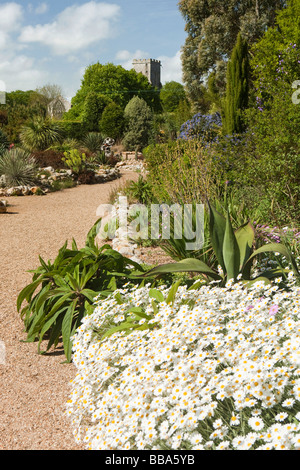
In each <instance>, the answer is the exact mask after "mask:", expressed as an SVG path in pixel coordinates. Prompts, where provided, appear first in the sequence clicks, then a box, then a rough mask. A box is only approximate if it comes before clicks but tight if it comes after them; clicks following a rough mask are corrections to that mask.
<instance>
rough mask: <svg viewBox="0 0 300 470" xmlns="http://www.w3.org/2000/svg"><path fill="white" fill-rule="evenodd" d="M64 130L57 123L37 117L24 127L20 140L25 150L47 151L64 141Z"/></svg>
mask: <svg viewBox="0 0 300 470" xmlns="http://www.w3.org/2000/svg"><path fill="white" fill-rule="evenodd" d="M62 137H63V135H62V129H61V127H60V125H59V124H58V123H57V122H56V121H51V120H50V119H48V118H47V119H44V118H42V117H35V118H34V119H32V121H30V122H29V123H27V124H25V125H24V126H22V129H21V133H20V139H21V142H22V145H23V147H24V148H25V149H27V150H29V151H33V152H34V151H40V150H46V149H48V148H49V147H50V146H51V145H53V144H56V143H58V142H60V141H61V140H62Z"/></svg>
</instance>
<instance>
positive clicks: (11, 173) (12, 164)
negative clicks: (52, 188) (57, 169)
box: [0, 148, 38, 186]
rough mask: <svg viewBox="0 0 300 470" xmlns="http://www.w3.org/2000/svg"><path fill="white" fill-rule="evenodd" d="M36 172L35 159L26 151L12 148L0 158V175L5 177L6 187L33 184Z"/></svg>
mask: <svg viewBox="0 0 300 470" xmlns="http://www.w3.org/2000/svg"><path fill="white" fill-rule="evenodd" d="M37 171H38V166H37V163H36V161H35V159H34V158H33V157H32V156H31V155H30V153H28V152H26V150H23V149H20V148H12V149H11V150H6V151H5V152H4V153H3V154H2V155H1V156H0V175H4V176H5V184H6V186H23V185H30V184H34V182H35V180H36V175H37Z"/></svg>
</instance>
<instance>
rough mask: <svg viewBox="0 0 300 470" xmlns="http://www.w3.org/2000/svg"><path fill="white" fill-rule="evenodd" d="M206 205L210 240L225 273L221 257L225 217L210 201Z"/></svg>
mask: <svg viewBox="0 0 300 470" xmlns="http://www.w3.org/2000/svg"><path fill="white" fill-rule="evenodd" d="M208 206H209V233H210V241H211V244H212V247H213V250H214V252H215V254H216V257H217V260H218V263H219V264H220V266H221V268H222V269H223V271H224V273H225V272H226V268H225V262H224V257H223V242H224V236H225V229H226V219H225V217H224V216H223V215H222V214H220V213H219V212H218V211H217V210H216V209H215V208H214V207H213V206H212V205H211V204H210V203H208Z"/></svg>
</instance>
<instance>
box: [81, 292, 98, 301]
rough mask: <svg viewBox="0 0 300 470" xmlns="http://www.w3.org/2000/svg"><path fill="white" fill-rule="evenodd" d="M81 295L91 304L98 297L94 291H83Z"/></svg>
mask: <svg viewBox="0 0 300 470" xmlns="http://www.w3.org/2000/svg"><path fill="white" fill-rule="evenodd" d="M81 294H82V295H84V296H85V297H86V298H88V299H89V300H90V301H91V302H93V301H94V299H95V297H97V295H98V292H95V291H94V290H91V289H83V290H82V291H81Z"/></svg>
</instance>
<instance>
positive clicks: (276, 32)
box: [250, 0, 300, 100]
mask: <svg viewBox="0 0 300 470" xmlns="http://www.w3.org/2000/svg"><path fill="white" fill-rule="evenodd" d="M299 17H300V4H299V1H298V0H296V1H294V0H289V1H288V2H287V7H286V8H285V9H284V10H282V11H279V12H278V14H277V16H276V25H275V26H274V27H273V28H269V29H268V30H267V31H266V32H265V34H264V35H263V36H262V38H261V39H260V40H259V41H258V42H257V43H256V44H254V45H253V46H252V48H251V61H250V65H251V68H252V71H253V82H254V86H255V88H256V89H257V92H258V95H257V96H258V97H259V98H262V99H263V100H265V99H266V98H268V99H272V96H274V94H275V93H276V90H277V89H278V82H287V83H289V84H290V85H291V84H292V82H293V81H294V80H298V79H299V72H300V66H299V62H298V61H299V60H300V57H299V47H300V29H299Z"/></svg>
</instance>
